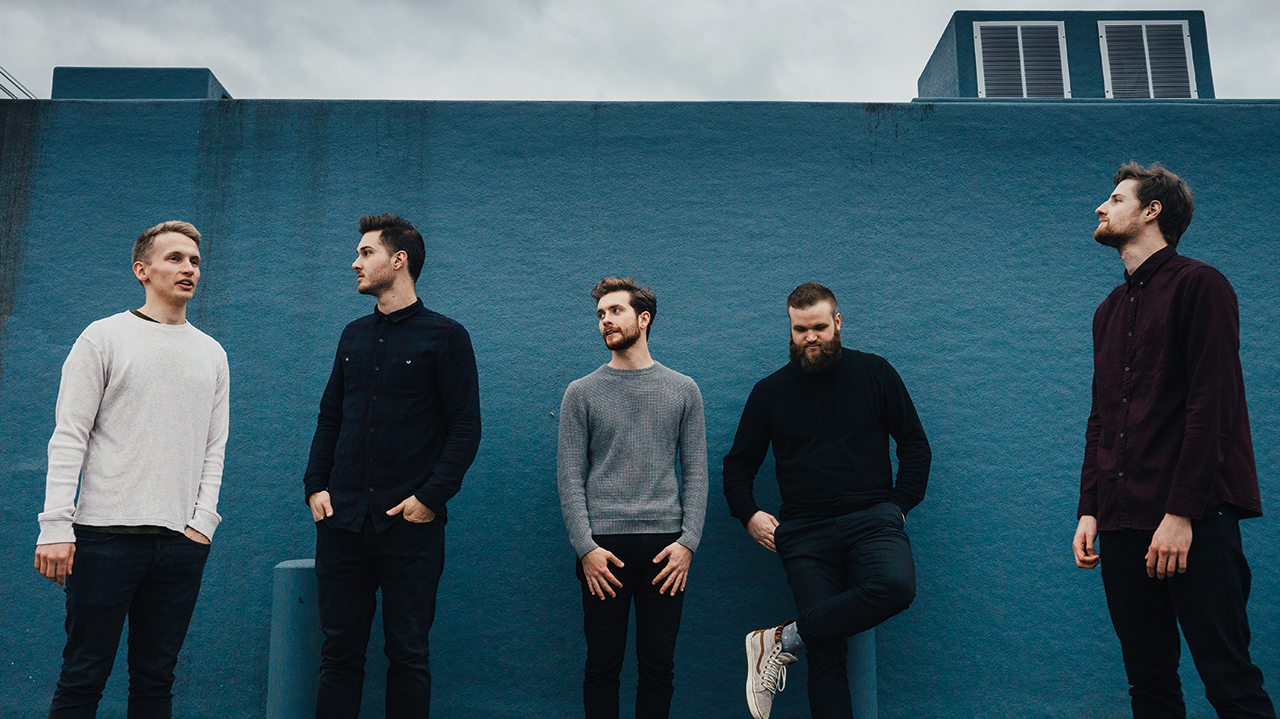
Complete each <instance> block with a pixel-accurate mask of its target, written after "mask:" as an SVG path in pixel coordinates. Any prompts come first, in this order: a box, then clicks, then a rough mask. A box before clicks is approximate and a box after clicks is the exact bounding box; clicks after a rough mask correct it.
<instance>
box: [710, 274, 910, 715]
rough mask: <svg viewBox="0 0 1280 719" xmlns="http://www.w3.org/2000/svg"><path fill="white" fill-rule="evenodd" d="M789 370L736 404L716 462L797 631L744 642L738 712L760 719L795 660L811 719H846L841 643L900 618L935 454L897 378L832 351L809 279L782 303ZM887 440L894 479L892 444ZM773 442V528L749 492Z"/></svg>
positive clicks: (828, 304) (834, 322)
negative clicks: (913, 529) (914, 512)
mask: <svg viewBox="0 0 1280 719" xmlns="http://www.w3.org/2000/svg"><path fill="white" fill-rule="evenodd" d="M787 314H788V316H789V317H790V320H791V361H790V362H789V363H787V365H786V366H785V367H783V368H782V369H780V370H778V371H777V372H774V373H773V374H771V375H769V376H768V377H766V378H764V379H763V380H761V381H760V382H758V383H757V384H756V386H755V388H754V389H752V390H751V396H750V397H748V398H747V404H746V407H745V408H744V409H743V410H742V419H741V421H740V422H739V423H738V433H737V435H736V436H735V437H734V440H733V448H732V449H731V450H729V454H727V455H725V458H724V494H725V498H726V499H727V500H728V501H729V509H730V511H731V512H732V513H733V516H735V517H737V518H738V519H739V520H740V521H741V522H742V523H743V525H744V526H745V527H746V528H747V532H748V533H750V535H751V537H752V539H754V540H756V542H758V543H759V544H760V545H761V546H763V547H764V548H765V549H768V550H769V551H771V552H777V554H778V556H779V558H781V559H782V566H783V569H785V570H786V572H787V581H788V583H789V584H790V585H791V591H792V594H793V595H794V596H795V600H796V609H797V611H798V616H797V618H796V621H794V622H787V623H786V624H783V625H781V626H777V627H770V628H768V629H761V630H757V631H754V632H752V633H750V634H748V635H747V638H746V648H747V686H746V690H747V705H748V707H749V708H750V710H751V715H752V716H754V717H755V718H756V719H768V717H769V713H770V711H771V709H772V706H773V697H774V694H776V693H777V692H778V691H780V690H781V689H782V687H783V684H784V681H785V677H786V668H787V665H789V664H791V663H793V662H795V661H796V659H797V657H796V655H795V653H796V652H797V651H799V650H800V649H805V650H806V657H807V658H808V661H809V708H810V711H811V712H812V714H813V716H814V717H815V719H828V718H834V717H849V718H851V717H852V716H853V708H852V702H851V699H850V696H849V680H848V674H847V672H846V668H845V654H846V647H847V643H846V641H845V640H846V639H847V638H848V637H851V636H853V635H855V634H859V633H861V632H864V631H866V630H868V629H871V628H872V627H875V626H876V625H877V624H880V623H881V622H883V621H884V620H886V619H888V618H889V617H892V616H894V615H895V614H897V613H899V612H901V611H902V610H904V609H906V608H907V606H908V605H910V604H911V601H912V600H913V599H914V598H915V594H916V580H915V562H914V561H913V559H912V557H911V543H910V541H908V539H907V535H906V533H905V532H904V531H903V523H904V522H905V520H906V513H907V512H909V511H911V508H912V507H914V506H916V505H917V504H919V503H920V501H921V500H923V499H924V490H925V485H926V483H927V482H928V479H929V464H930V461H931V459H932V455H931V454H930V451H929V440H928V438H926V437H925V434H924V428H923V427H921V426H920V418H919V416H917V415H916V409H915V406H914V405H913V404H912V403H911V397H910V395H908V394H907V388H906V387H905V386H904V385H903V384H902V378H901V377H899V376H898V373H897V372H896V371H894V369H893V367H892V366H890V364H889V363H888V362H887V361H885V359H884V358H882V357H878V356H876V355H873V354H867V353H864V352H857V351H853V350H847V349H843V348H842V347H841V345H840V313H839V312H838V311H837V304H836V296H835V294H834V293H832V292H831V290H829V289H827V288H826V287H823V286H822V285H820V284H818V283H816V282H807V283H805V284H803V285H800V286H799V287H797V288H796V289H795V291H793V292H792V293H791V295H790V296H789V297H788V298H787ZM890 437H893V440H894V442H896V443H897V453H898V477H897V481H896V482H895V481H894V477H893V465H892V463H891V462H890V459H889V438H890ZM771 443H772V445H773V456H774V461H775V463H776V469H777V478H778V486H779V488H780V490H781V494H782V511H781V515H782V521H781V523H779V521H778V520H777V519H775V518H774V517H773V516H772V515H770V514H768V513H767V512H764V511H762V510H761V509H760V508H759V506H757V505H756V503H755V498H754V497H753V496H752V491H751V487H752V483H753V482H754V480H755V476H756V472H757V471H759V469H760V464H761V463H762V462H763V461H764V458H765V454H766V453H767V452H768V450H769V445H770V444H771Z"/></svg>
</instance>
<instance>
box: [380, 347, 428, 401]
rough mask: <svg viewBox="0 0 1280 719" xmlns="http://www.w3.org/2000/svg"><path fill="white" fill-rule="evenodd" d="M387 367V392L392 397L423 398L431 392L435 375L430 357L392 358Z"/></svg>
mask: <svg viewBox="0 0 1280 719" xmlns="http://www.w3.org/2000/svg"><path fill="white" fill-rule="evenodd" d="M387 365H388V366H387V369H388V370H389V371H388V373H387V391H388V392H390V394H391V396H393V397H422V396H424V395H426V394H427V393H428V392H429V391H430V390H431V382H432V379H433V377H434V374H433V373H432V371H431V365H432V362H431V359H430V358H429V357H392V358H391V361H390V362H388V363H387Z"/></svg>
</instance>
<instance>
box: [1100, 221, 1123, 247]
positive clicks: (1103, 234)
mask: <svg viewBox="0 0 1280 719" xmlns="http://www.w3.org/2000/svg"><path fill="white" fill-rule="evenodd" d="M1132 239H1133V234H1132V233H1130V232H1127V231H1125V230H1115V229H1112V228H1111V223H1110V222H1108V223H1107V224H1106V225H1104V226H1101V227H1099V228H1098V229H1096V230H1094V231H1093V241H1094V242H1097V243H1098V244H1100V245H1103V246H1104V247H1112V248H1115V249H1117V250H1118V249H1120V248H1121V247H1124V246H1125V245H1127V244H1129V241H1130V240H1132Z"/></svg>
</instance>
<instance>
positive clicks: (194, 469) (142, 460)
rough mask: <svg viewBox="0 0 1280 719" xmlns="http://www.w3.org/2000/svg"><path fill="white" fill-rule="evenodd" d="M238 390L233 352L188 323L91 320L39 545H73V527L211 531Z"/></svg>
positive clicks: (53, 465) (72, 377)
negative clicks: (230, 363)
mask: <svg viewBox="0 0 1280 719" xmlns="http://www.w3.org/2000/svg"><path fill="white" fill-rule="evenodd" d="M229 385H230V379H229V370H228V367H227V353H226V352H225V351H223V349H222V346H221V345H219V344H218V343H217V342H216V341H215V340H214V339H213V338H212V337H210V336H208V335H206V334H205V333H203V332H201V331H200V330H198V329H196V328H195V327H193V326H191V324H190V323H187V324H182V325H166V324H160V323H157V322H149V321H147V320H144V319H142V318H140V317H137V316H135V315H133V314H132V313H129V312H122V313H120V314H117V315H112V316H111V317H107V318H104V319H101V320H98V321H97V322H94V323H93V324H91V325H89V327H88V328H86V329H85V331H84V332H83V333H81V335H80V337H79V339H77V340H76V343H75V345H74V346H72V348H71V353H70V354H69V355H68V356H67V361H66V362H65V363H64V364H63V365H62V384H61V386H60V387H59V389H58V404H57V409H56V411H55V416H56V421H57V427H56V428H55V429H54V431H53V437H52V438H51V439H50V440H49V473H48V475H47V478H46V481H45V503H44V511H43V512H41V513H40V517H39V520H40V537H39V539H37V540H36V543H37V544H51V543H54V542H74V541H75V533H74V531H73V530H72V525H73V524H77V525H82V526H100V527H101V526H142V525H150V526H158V527H166V528H168V529H172V530H174V531H177V532H181V531H184V530H185V529H186V528H187V527H191V528H192V529H194V530H196V531H198V532H200V533H201V534H203V535H204V536H206V537H210V538H212V537H213V533H214V530H215V529H217V527H218V523H219V522H220V521H221V520H222V517H220V516H219V515H218V492H219V490H220V488H221V485H222V464H223V455H224V452H225V449H226V443H227V427H228V414H229V413H228V406H229V401H228V400H229V396H230V391H229ZM77 489H78V490H79V497H78V498H77V496H76V495H77Z"/></svg>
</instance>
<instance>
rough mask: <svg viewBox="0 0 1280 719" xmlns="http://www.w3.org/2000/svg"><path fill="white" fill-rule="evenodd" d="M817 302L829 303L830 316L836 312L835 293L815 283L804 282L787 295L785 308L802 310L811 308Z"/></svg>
mask: <svg viewBox="0 0 1280 719" xmlns="http://www.w3.org/2000/svg"><path fill="white" fill-rule="evenodd" d="M819 302H830V303H831V314H833V315H834V314H835V313H836V312H837V308H838V307H839V305H837V304H836V293H834V292H832V291H831V290H829V289H827V288H826V287H823V286H822V285H820V284H818V283H817V282H806V283H804V284H803V285H800V286H799V287H797V288H795V289H794V290H791V294H790V295H787V307H794V308H796V309H798V310H802V309H804V308H806V307H813V306H814V305H816V304H818V303H819Z"/></svg>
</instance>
